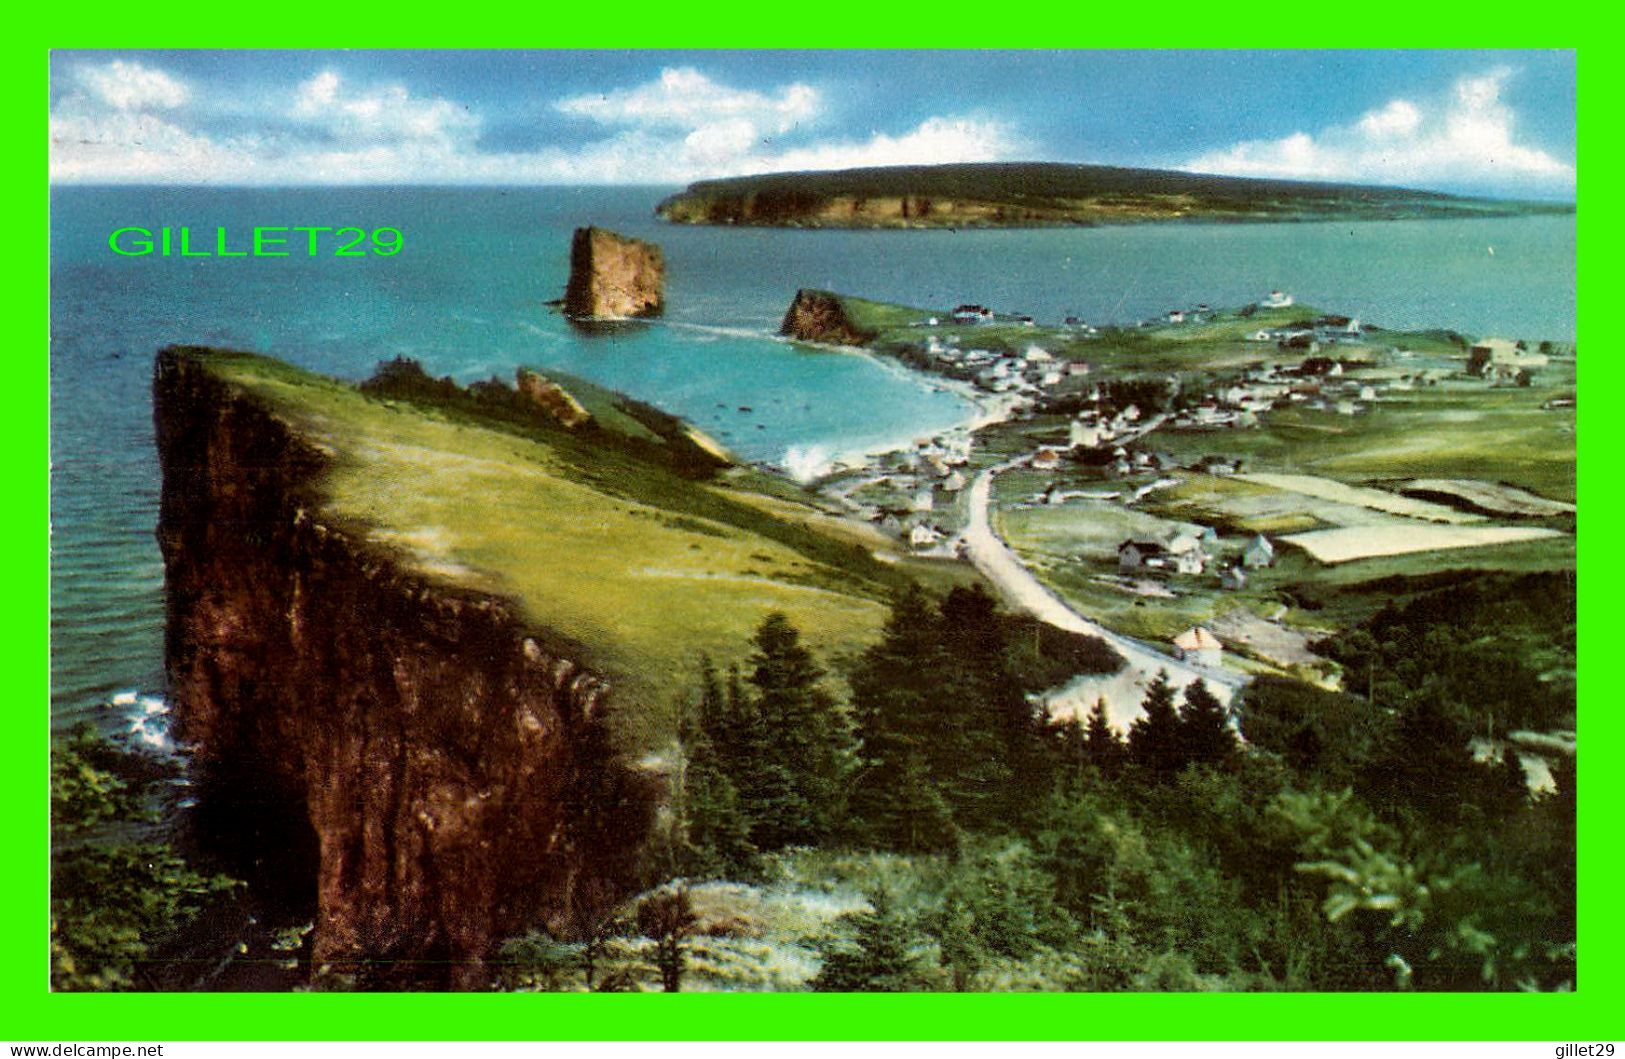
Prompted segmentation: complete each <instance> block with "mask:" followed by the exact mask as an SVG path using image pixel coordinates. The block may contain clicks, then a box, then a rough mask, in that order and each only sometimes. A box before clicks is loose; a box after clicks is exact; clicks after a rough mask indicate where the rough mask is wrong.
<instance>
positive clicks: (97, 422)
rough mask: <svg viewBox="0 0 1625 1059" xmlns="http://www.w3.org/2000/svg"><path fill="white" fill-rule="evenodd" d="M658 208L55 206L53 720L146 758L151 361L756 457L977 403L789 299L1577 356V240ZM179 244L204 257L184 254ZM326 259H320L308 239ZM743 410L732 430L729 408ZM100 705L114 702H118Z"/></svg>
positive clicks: (517, 194) (62, 199) (882, 436)
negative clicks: (550, 374)
mask: <svg viewBox="0 0 1625 1059" xmlns="http://www.w3.org/2000/svg"><path fill="white" fill-rule="evenodd" d="M670 190H672V189H663V188H612V189H606V188H535V189H438V188H383V189H379V188H346V189H298V190H262V189H219V188H204V189H142V188H119V189H99V188H59V189H56V190H55V191H54V192H53V194H52V238H51V254H52V262H51V283H52V288H51V317H52V339H51V529H52V537H51V575H52V576H51V683H52V711H53V719H54V721H55V723H56V724H58V725H67V724H71V723H74V722H76V721H78V720H82V719H87V718H90V719H94V720H96V721H97V722H98V723H100V724H102V725H103V726H104V727H106V728H108V729H114V728H119V727H128V728H130V729H132V730H134V731H135V732H136V733H137V734H138V735H141V736H144V737H147V738H150V739H152V740H154V741H158V740H161V739H162V733H161V714H162V692H163V666H162V651H163V571H162V565H161V563H160V559H159V554H158V548H157V543H156V541H155V539H154V536H153V530H154V527H155V525H156V521H157V513H158V492H159V481H158V466H157V460H156V456H155V453H154V450H153V437H152V409H151V399H150V394H149V386H150V380H151V370H152V356H153V353H154V352H155V351H156V350H157V349H159V348H160V347H162V346H165V345H168V344H171V343H202V344H211V345H220V346H230V347H235V348H239V349H250V350H256V351H259V352H263V353H269V354H272V355H275V356H278V357H282V358H284V359H286V360H289V361H291V362H293V363H295V364H298V365H301V366H303V367H306V368H310V369H313V370H316V371H320V372H325V373H327V374H331V375H335V376H339V377H341V378H346V379H357V380H358V379H362V378H365V377H366V376H367V375H369V374H370V373H371V371H372V368H373V366H374V365H375V364H376V363H377V362H378V361H380V360H384V359H388V358H391V357H395V356H403V355H404V356H409V357H415V358H417V359H418V360H420V361H422V362H423V364H424V365H425V367H426V368H427V369H428V370H429V371H431V372H433V373H434V374H437V375H442V374H445V375H452V376H454V377H455V378H457V379H459V380H461V381H465V382H466V381H472V380H474V379H478V378H484V377H489V376H491V375H498V376H501V377H503V378H505V379H511V378H512V375H513V371H514V368H515V367H516V366H518V365H521V364H523V365H529V366H533V367H536V368H539V369H542V370H546V369H547V368H554V369H557V370H562V371H568V372H571V373H573V374H577V375H581V376H584V377H587V378H590V379H593V380H595V381H597V382H601V383H603V384H604V385H607V386H610V387H613V388H615V389H618V390H622V391H624V392H626V393H629V394H631V395H633V396H635V397H638V398H641V399H643V400H646V401H649V402H651V403H653V404H656V405H658V406H660V407H662V408H665V409H667V410H669V411H671V412H674V413H676V414H678V415H682V416H684V417H686V418H688V419H690V420H692V421H694V422H695V423H697V424H698V425H700V426H701V427H703V428H705V429H706V430H708V431H710V432H711V433H713V434H714V435H716V436H718V437H719V438H720V439H721V440H722V441H724V442H725V443H727V444H728V445H729V446H731V447H732V448H733V449H734V450H735V451H736V452H738V453H740V454H741V455H743V456H745V457H747V458H750V459H756V460H764V461H769V462H774V463H782V462H784V460H785V459H786V457H787V455H788V454H792V453H801V454H805V453H808V452H817V453H823V454H828V455H831V456H834V455H840V454H844V453H853V452H858V451H863V450H867V449H871V448H874V447H876V446H881V445H885V444H888V443H892V442H900V441H904V440H907V439H910V438H914V437H918V436H920V435H923V434H930V433H937V432H940V431H942V430H943V429H945V428H947V427H949V426H952V425H954V424H957V423H960V422H963V421H964V420H966V419H968V418H969V417H970V416H971V415H972V414H973V413H974V408H973V407H972V406H971V405H970V403H969V402H967V401H966V400H965V399H964V398H962V397H960V396H957V395H956V394H954V393H952V392H949V391H947V390H945V389H943V388H942V387H941V386H939V385H937V384H936V383H934V382H933V381H932V380H930V379H928V378H924V377H917V376H913V375H911V374H910V373H908V372H905V371H902V370H900V369H898V368H896V367H893V366H890V365H887V364H884V363H881V362H879V361H876V360H873V359H870V358H867V357H862V356H853V355H846V354H840V353H833V352H820V351H811V350H807V349H803V348H800V347H797V346H794V345H791V344H789V343H786V342H783V341H781V340H778V339H777V338H775V337H774V335H773V332H774V331H775V330H776V329H777V327H778V324H779V321H780V319H781V317H782V315H783V313H784V310H785V308H786V307H787V306H788V305H789V302H790V299H791V297H792V296H793V295H794V293H795V291H796V289H797V288H799V287H823V288H829V289H834V290H840V291H845V292H850V293H853V294H860V295H864V296H867V297H872V298H877V299H880V300H885V301H897V302H903V303H908V304H917V305H922V306H931V307H943V306H952V305H954V304H957V303H959V302H966V301H971V302H981V303H984V304H989V305H993V306H994V307H996V308H998V309H1000V310H1007V311H1011V312H1024V313H1030V314H1032V315H1034V316H1036V317H1037V318H1038V319H1039V320H1040V321H1041V322H1052V321H1059V320H1060V319H1061V318H1062V317H1064V316H1069V315H1076V316H1081V317H1083V318H1085V319H1087V320H1089V321H1090V322H1094V323H1109V322H1128V321H1133V320H1136V319H1143V318H1148V317H1151V316H1154V315H1156V314H1159V313H1161V312H1164V311H1166V310H1168V309H1170V308H1176V307H1182V306H1189V305H1194V304H1196V303H1198V302H1207V303H1210V304H1213V305H1217V306H1232V305H1241V304H1245V303H1247V302H1250V301H1254V300H1256V299H1257V298H1259V297H1261V296H1262V295H1263V294H1265V293H1266V292H1268V291H1270V290H1271V289H1274V288H1280V289H1283V290H1287V291H1290V292H1291V293H1293V294H1294V295H1295V296H1296V297H1297V298H1298V300H1299V301H1301V302H1304V303H1306V304H1311V305H1314V306H1316V307H1318V308H1322V309H1326V310H1335V311H1339V312H1343V313H1347V314H1350V315H1357V316H1359V317H1360V318H1361V319H1362V320H1364V321H1367V322H1369V323H1375V324H1379V325H1382V326H1386V327H1392V328H1417V327H1448V328H1453V329H1456V330H1460V331H1463V332H1465V333H1468V334H1472V335H1488V334H1496V335H1504V336H1507V337H1518V338H1528V339H1536V340H1538V339H1547V338H1550V339H1556V340H1573V339H1574V338H1575V275H1574V248H1575V232H1574V218H1573V217H1572V216H1570V217H1528V218H1514V219H1480V220H1462V221H1416V222H1410V221H1400V222H1383V223H1369V222H1368V223H1358V224H1335V223H1314V224H1271V225H1249V226H1230V225H1162V226H1154V227H1153V226H1146V227H1132V228H1095V229H1041V230H1002V231H958V232H951V231H927V232H907V231H851V232H848V231H795V230H777V229H731V228H685V227H672V226H667V225H664V224H662V223H661V222H659V221H657V220H655V219H654V217H653V206H654V204H655V203H656V202H658V201H659V200H660V198H662V197H663V196H664V195H666V194H667V193H669V191H670ZM586 224H597V225H601V226H604V227H608V228H612V229H614V230H616V231H619V232H622V233H623V234H627V235H633V236H637V237H640V238H644V239H651V240H654V241H656V242H658V243H660V244H661V246H662V247H663V248H664V250H665V254H666V260H667V272H668V282H667V314H666V317H665V319H664V320H662V321H660V322H658V323H654V324H650V325H647V326H635V327H629V328H625V329H619V330H616V331H614V332H613V333H608V334H599V335H590V334H584V333H582V332H580V331H578V330H576V329H574V328H572V327H571V326H570V325H569V324H568V323H567V322H566V321H565V320H564V319H563V318H562V317H561V316H559V315H558V314H557V312H556V311H554V310H553V309H551V308H550V307H549V306H548V305H547V302H549V301H550V300H552V299H555V298H558V297H559V296H560V295H561V294H562V293H563V290H564V283H565V279H566V276H567V274H568V270H569V246H570V233H571V231H572V229H574V228H575V227H577V226H580V225H586ZM165 225H167V226H169V227H171V228H175V229H178V228H180V227H182V226H186V227H189V228H191V229H192V230H193V231H194V232H200V231H201V232H203V233H205V241H204V242H203V245H208V244H207V239H208V238H209V237H211V236H212V233H213V231H214V229H216V228H218V227H225V228H226V229H227V230H228V232H230V233H231V238H232V242H231V245H232V246H233V248H235V247H238V246H240V245H241V244H242V235H241V234H239V233H246V232H247V231H248V230H249V229H251V228H253V227H255V226H272V225H279V226H294V225H321V226H327V227H334V228H337V227H341V226H354V227H361V228H366V229H375V228H380V227H392V228H396V229H399V230H400V231H401V232H402V233H404V240H405V242H404V249H403V250H402V252H401V253H400V254H398V255H395V256H391V257H377V256H368V257H363V258H335V257H316V258H311V257H302V256H290V257H287V258H219V257H209V258H180V257H170V258H163V257H158V256H156V255H155V256H149V257H121V256H119V255H116V254H114V253H113V252H112V251H111V250H110V249H109V248H108V244H107V240H108V235H109V233H110V232H112V231H113V230H114V229H117V228H122V227H131V226H138V227H145V228H150V229H154V230H156V229H158V228H159V227H162V226H165ZM193 245H194V246H197V245H199V243H198V242H197V241H196V240H194V243H193ZM329 245H331V244H329ZM740 406H747V407H750V408H752V409H754V411H752V412H750V413H742V412H740V411H739V410H738V409H739V407H740ZM115 699H116V700H117V705H116V706H113V705H112V704H113V703H114V700H115Z"/></svg>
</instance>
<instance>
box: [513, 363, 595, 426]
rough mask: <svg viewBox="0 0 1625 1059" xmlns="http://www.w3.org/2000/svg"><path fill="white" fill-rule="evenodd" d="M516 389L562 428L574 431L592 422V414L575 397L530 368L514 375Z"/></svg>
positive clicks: (518, 371)
mask: <svg viewBox="0 0 1625 1059" xmlns="http://www.w3.org/2000/svg"><path fill="white" fill-rule="evenodd" d="M514 387H515V389H517V390H518V391H519V393H520V394H521V395H522V396H523V397H524V398H525V399H526V400H528V401H529V402H530V403H531V404H533V405H535V406H536V407H537V408H540V409H541V410H542V412H543V413H544V414H546V415H547V417H548V418H549V419H552V420H553V421H554V422H556V423H558V424H559V425H560V426H563V427H567V428H569V429H570V430H574V429H575V428H576V427H579V426H582V425H584V424H586V423H590V422H592V413H591V412H589V411H587V409H586V408H585V407H583V406H582V404H581V402H580V401H578V400H576V399H575V395H574V394H572V393H571V392H570V391H569V390H566V389H565V388H564V387H562V386H560V385H559V384H558V383H556V382H554V381H552V380H551V379H549V378H547V377H546V376H545V375H538V374H537V373H536V372H534V371H531V370H530V369H529V368H520V369H518V370H517V371H516V372H515V373H514Z"/></svg>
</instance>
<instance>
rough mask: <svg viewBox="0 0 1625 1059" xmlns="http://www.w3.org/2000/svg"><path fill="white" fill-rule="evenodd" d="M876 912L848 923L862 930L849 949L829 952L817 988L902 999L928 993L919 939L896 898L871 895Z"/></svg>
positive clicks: (828, 949)
mask: <svg viewBox="0 0 1625 1059" xmlns="http://www.w3.org/2000/svg"><path fill="white" fill-rule="evenodd" d="M869 905H870V907H871V911H869V912H859V913H856V914H854V915H851V916H845V917H842V918H843V919H847V920H848V921H850V922H852V923H853V924H854V925H855V926H856V927H857V935H856V937H854V938H853V939H852V940H851V941H850V942H848V943H839V942H838V943H835V944H832V945H828V946H825V947H824V948H823V957H824V965H823V967H822V968H821V969H820V970H819V972H818V976H817V977H816V978H814V979H813V981H812V987H813V989H814V990H816V991H818V992H821V993H859V992H864V993H902V992H908V991H911V990H917V989H921V988H926V987H928V983H926V982H925V981H924V977H925V976H924V973H923V972H922V970H921V968H920V961H919V958H918V957H917V956H916V955H915V952H914V948H915V944H916V943H917V942H918V941H919V935H918V933H917V931H916V930H915V929H913V927H912V926H911V924H909V922H908V921H907V920H905V919H904V918H903V917H902V916H900V915H899V914H898V913H897V912H896V911H895V910H894V909H893V907H892V898H891V894H890V893H888V892H887V891H886V890H884V889H882V890H877V891H876V892H874V893H872V894H870V895H869Z"/></svg>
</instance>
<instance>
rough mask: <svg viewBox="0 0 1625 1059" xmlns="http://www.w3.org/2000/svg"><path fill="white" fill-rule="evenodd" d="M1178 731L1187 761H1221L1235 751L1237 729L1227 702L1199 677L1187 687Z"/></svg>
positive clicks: (1220, 763)
mask: <svg viewBox="0 0 1625 1059" xmlns="http://www.w3.org/2000/svg"><path fill="white" fill-rule="evenodd" d="M1179 734H1180V742H1181V743H1182V744H1183V755H1182V756H1183V758H1184V762H1185V763H1195V764H1198V765H1222V764H1223V763H1225V762H1226V761H1229V760H1230V759H1231V758H1232V757H1233V756H1234V755H1235V753H1236V750H1237V747H1238V744H1237V741H1236V733H1235V730H1234V729H1233V728H1231V727H1230V719H1229V715H1228V714H1227V713H1226V711H1225V708H1224V705H1223V704H1222V703H1220V702H1219V700H1218V699H1217V698H1216V697H1214V695H1213V693H1212V692H1211V691H1209V690H1208V688H1207V685H1206V684H1205V683H1203V681H1202V680H1201V679H1200V678H1198V679H1196V680H1193V681H1191V684H1190V686H1189V687H1188V688H1186V689H1185V704H1184V705H1183V706H1182V707H1180V710H1179Z"/></svg>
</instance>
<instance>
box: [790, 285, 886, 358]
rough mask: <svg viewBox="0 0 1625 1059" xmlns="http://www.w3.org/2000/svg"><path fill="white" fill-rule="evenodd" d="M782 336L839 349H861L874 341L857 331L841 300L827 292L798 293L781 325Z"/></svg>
mask: <svg viewBox="0 0 1625 1059" xmlns="http://www.w3.org/2000/svg"><path fill="white" fill-rule="evenodd" d="M779 333H780V334H781V335H789V336H790V337H791V338H798V339H800V340H801V341H803V342H823V343H827V344H829V345H837V346H861V345H863V343H865V342H867V341H869V340H870V339H871V338H873V337H875V336H874V334H873V333H871V332H866V331H862V330H860V329H858V328H857V327H856V326H854V324H853V323H852V321H851V319H850V318H849V317H848V316H847V314H846V310H845V309H843V308H842V307H841V300H840V299H839V298H837V297H836V296H835V295H833V294H831V293H829V292H828V291H821V290H808V289H805V288H803V289H802V290H798V291H796V297H795V300H794V301H792V302H791V303H790V308H789V309H788V310H787V311H786V312H785V314H784V322H783V323H782V324H780V325H779Z"/></svg>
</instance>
